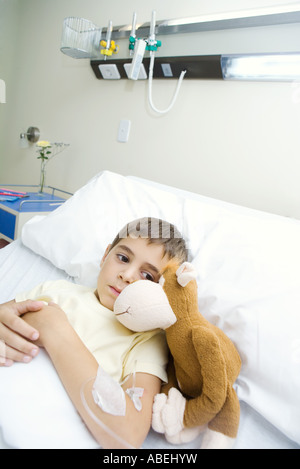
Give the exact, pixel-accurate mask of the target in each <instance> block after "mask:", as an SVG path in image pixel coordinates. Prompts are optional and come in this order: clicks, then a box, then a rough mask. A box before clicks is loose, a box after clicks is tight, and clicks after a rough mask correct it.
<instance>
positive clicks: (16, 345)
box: [0, 318, 39, 361]
mask: <svg viewBox="0 0 300 469" xmlns="http://www.w3.org/2000/svg"><path fill="white" fill-rule="evenodd" d="M18 319H20V318H18ZM20 321H22V319H20ZM22 322H24V323H25V321H22ZM25 324H26V323H25ZM31 329H32V328H31ZM21 330H22V331H23V328H21ZM36 334H38V332H37V331H36V332H33V333H32V332H31V335H34V336H36ZM22 335H23V334H22ZM0 337H1V339H0V340H1V344H2V346H1V349H3V344H5V356H6V357H7V358H11V359H14V358H13V357H14V356H15V355H16V353H19V352H20V353H21V354H22V355H29V356H31V357H35V356H36V355H37V354H38V351H39V348H38V347H37V346H36V345H34V344H32V343H31V342H28V341H27V340H26V339H25V338H23V337H22V336H21V335H18V334H16V333H15V332H14V331H12V330H10V329H9V328H8V327H6V326H4V325H3V324H0ZM1 355H2V356H3V355H4V354H3V353H1ZM18 361H21V360H18Z"/></svg>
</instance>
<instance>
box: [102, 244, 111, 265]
mask: <svg viewBox="0 0 300 469" xmlns="http://www.w3.org/2000/svg"><path fill="white" fill-rule="evenodd" d="M110 248H111V244H109V245H108V246H107V248H106V249H105V253H104V254H103V257H102V259H101V262H100V267H102V265H103V263H104V261H105V259H106V257H107V254H108V253H109V251H110Z"/></svg>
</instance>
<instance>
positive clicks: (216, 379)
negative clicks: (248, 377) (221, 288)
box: [115, 262, 241, 449]
mask: <svg viewBox="0 0 300 469" xmlns="http://www.w3.org/2000/svg"><path fill="white" fill-rule="evenodd" d="M161 280H162V282H161V283H162V284H163V290H164V292H165V295H166V297H167V299H168V304H169V305H170V307H171V311H172V312H173V313H174V315H175V317H176V318H174V315H173V316H172V312H171V311H170V310H169V309H168V305H167V303H166V299H165V297H164V296H161V293H160V297H161V299H160V300H159V301H155V297H156V294H155V293H154V292H151V293H150V294H149V295H147V294H145V293H142V294H139V293H138V292H137V290H138V288H140V287H138V284H143V289H144V290H145V288H146V284H147V283H148V282H149V281H146V280H142V281H138V282H135V283H134V284H132V285H129V286H128V287H126V289H124V290H123V292H122V293H121V294H120V295H119V297H118V299H117V300H116V304H115V308H116V314H117V318H118V319H119V320H120V322H122V324H123V325H125V326H126V321H128V320H131V323H130V326H126V327H129V328H130V329H131V330H136V329H134V324H133V322H134V321H132V318H133V309H134V310H136V308H137V313H136V315H135V316H136V317H139V321H140V323H141V324H142V323H143V318H149V311H148V308H149V307H150V308H151V310H152V313H151V317H152V319H153V320H152V324H151V327H152V328H157V327H160V328H163V329H165V333H166V339H167V343H168V346H169V349H170V353H171V356H172V360H171V362H170V366H169V383H168V384H167V385H165V386H163V388H162V391H163V392H162V393H161V394H158V395H157V396H156V398H155V402H154V406H153V419H152V427H153V429H154V430H155V431H158V432H160V433H164V434H165V436H166V438H167V440H168V441H170V442H171V443H173V444H179V443H184V442H187V441H190V440H192V439H194V438H195V437H196V436H197V435H198V434H199V432H200V431H203V430H205V433H204V436H203V440H202V446H201V448H207V449H208V448H229V447H231V446H232V445H233V443H234V439H235V438H236V435H237V431H238V426H239V415H240V406H239V401H238V398H237V395H236V393H235V391H234V389H233V383H234V382H235V380H236V379H237V376H238V374H239V372H240V368H241V360H240V357H239V354H238V352H237V350H236V348H235V347H234V345H233V343H232V342H231V341H230V340H229V338H228V337H227V336H226V335H225V334H224V332H222V331H221V330H220V329H219V328H217V327H216V326H213V325H212V324H211V323H209V322H208V321H207V320H206V319H205V318H204V317H203V316H202V315H201V314H200V313H199V310H198V296H197V283H196V274H195V271H194V269H193V267H192V265H191V264H189V263H184V264H182V265H181V266H179V264H177V263H175V262H170V264H169V265H168V266H167V268H166V270H165V271H164V272H163V275H162V278H161ZM149 283H151V284H152V289H153V288H155V289H156V290H157V291H158V289H159V285H158V284H154V283H153V282H149ZM134 285H135V286H134ZM153 285H155V287H153ZM131 288H132V289H135V292H134V293H133V294H132V293H131ZM122 295H124V296H125V295H126V301H125V305H124V304H123V301H124V298H123V296H122ZM133 297H134V302H135V307H134V308H132V310H131V309H130V307H129V304H132V302H133ZM162 298H164V300H162ZM161 301H163V303H164V306H163V308H160V306H159V305H160V302H161ZM153 305H154V306H153ZM154 310H155V311H156V313H155V314H154V316H153V311H154ZM167 310H168V315H169V319H170V321H169V322H168V321H167V322H166V323H165V324H164V325H163V326H161V325H160V322H161V321H162V317H164V316H165V314H166V311H167ZM128 312H129V314H128ZM144 320H145V319H144ZM141 324H140V326H139V328H140V329H139V330H143V329H142V325H141ZM144 330H149V327H148V329H144ZM179 390H180V391H179Z"/></svg>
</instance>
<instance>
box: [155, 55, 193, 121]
mask: <svg viewBox="0 0 300 469" xmlns="http://www.w3.org/2000/svg"><path fill="white" fill-rule="evenodd" d="M154 59H155V53H154V51H151V52H150V66H149V79H148V98H149V104H150V106H151V108H152V109H153V111H155V112H157V113H159V114H166V113H167V112H169V111H170V110H171V109H172V107H173V106H174V104H175V101H176V99H177V96H178V93H179V90H180V87H181V83H182V80H183V78H184V75H185V74H186V70H182V72H181V74H180V77H179V80H178V83H177V87H176V90H175V93H174V96H173V99H172V101H171V103H170V105H169V106H168V107H167V108H166V109H164V110H160V109H157V107H156V106H155V105H154V104H153V99H152V83H153V82H152V79H153V67H154Z"/></svg>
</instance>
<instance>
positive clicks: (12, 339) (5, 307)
mask: <svg viewBox="0 0 300 469" xmlns="http://www.w3.org/2000/svg"><path fill="white" fill-rule="evenodd" d="M43 306H44V303H42V302H41V301H31V300H27V301H22V302H20V303H16V302H15V301H14V300H13V301H9V302H8V303H4V304H2V305H0V367H1V366H10V365H12V364H13V362H15V361H16V362H23V363H29V362H30V361H31V360H32V358H33V357H35V356H36V355H37V354H38V352H39V349H38V347H37V346H36V345H35V344H33V343H32V342H30V341H36V340H37V339H38V337H39V332H38V330H37V329H35V328H34V327H32V326H31V325H29V324H27V323H26V322H25V321H24V320H23V319H22V318H20V316H22V315H23V314H25V313H27V312H28V311H39V310H40V309H41V308H42V307H43Z"/></svg>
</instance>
